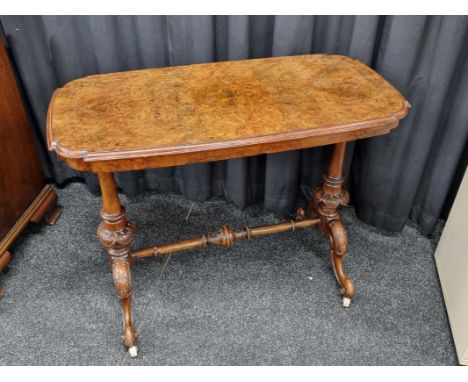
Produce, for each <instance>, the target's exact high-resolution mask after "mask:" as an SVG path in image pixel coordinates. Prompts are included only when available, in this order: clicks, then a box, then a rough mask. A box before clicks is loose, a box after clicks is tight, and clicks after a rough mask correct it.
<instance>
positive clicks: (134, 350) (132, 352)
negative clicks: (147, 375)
mask: <svg viewBox="0 0 468 382" xmlns="http://www.w3.org/2000/svg"><path fill="white" fill-rule="evenodd" d="M128 354H130V357H132V358H135V357H136V356H137V355H138V348H137V347H136V346H132V347H131V348H129V349H128Z"/></svg>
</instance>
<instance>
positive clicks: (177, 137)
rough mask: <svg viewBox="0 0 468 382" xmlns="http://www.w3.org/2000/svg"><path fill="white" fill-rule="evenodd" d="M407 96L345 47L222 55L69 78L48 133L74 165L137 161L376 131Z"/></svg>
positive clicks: (265, 148)
mask: <svg viewBox="0 0 468 382" xmlns="http://www.w3.org/2000/svg"><path fill="white" fill-rule="evenodd" d="M409 106H410V105H409V103H408V102H407V101H406V100H405V98H404V97H403V96H402V95H401V94H400V92H399V91H398V90H396V89H395V88H394V87H393V86H392V85H391V84H390V83H388V82H387V81H386V80H385V79H384V78H383V77H381V76H380V75H379V74H378V73H376V72H375V71H373V70H372V69H370V68H369V67H368V66H366V65H365V64H363V63H361V62H360V61H357V60H353V59H351V58H349V57H345V56H338V55H325V54H315V55H302V56H288V57H274V58H263V59H252V60H242V61H226V62H216V63H207V64H196V65H186V66H177V67H166V68H156V69H144V70H135V71H128V72H119V73H110V74H100V75H92V76H88V77H84V78H81V79H78V80H74V81H72V82H69V83H68V84H66V85H65V86H64V87H63V88H60V89H57V90H56V91H55V93H54V95H53V97H52V100H51V102H50V106H49V112H48V118H47V140H48V145H49V149H50V150H55V151H56V153H57V155H58V156H59V157H60V158H61V159H63V160H65V161H66V162H67V163H68V164H69V165H70V166H71V167H73V168H76V169H79V170H95V171H120V170H131V169H143V168H149V167H163V166H171V165H178V164H184V163H195V162H205V161H210V160H218V159H227V158H233V157H241V156H248V155H256V154H261V153H271V152H279V151H286V150H292V149H299V148H305V147H313V146H321V145H324V144H330V143H336V142H342V141H348V140H354V139H359V138H364V137H369V136H374V135H379V134H384V133H387V132H388V131H389V130H390V129H392V128H393V127H395V126H397V125H398V122H399V120H400V119H401V118H403V117H404V116H405V115H406V114H407V112H408V108H409Z"/></svg>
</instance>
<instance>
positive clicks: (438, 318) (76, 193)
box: [0, 183, 457, 365]
mask: <svg viewBox="0 0 468 382" xmlns="http://www.w3.org/2000/svg"><path fill="white" fill-rule="evenodd" d="M58 194H59V199H60V204H61V205H62V206H63V213H62V216H61V217H60V219H59V220H58V222H57V224H56V225H55V226H47V225H45V224H39V225H37V226H35V225H30V226H29V228H28V229H27V230H26V231H25V233H24V234H22V235H21V236H20V238H19V239H18V240H17V242H16V244H15V245H14V247H13V248H12V252H13V259H12V261H11V263H10V266H9V270H8V272H7V273H6V274H4V275H2V276H1V278H0V283H1V285H2V286H3V288H4V290H5V297H4V299H3V300H2V301H1V302H0V364H1V365H454V364H457V360H456V354H455V349H454V345H453V341H452V337H451V333H450V328H449V324H448V319H447V315H446V311H445V307H444V302H443V299H442V294H441V290H440V286H439V280H438V277H437V272H436V269H435V265H434V260H433V253H434V250H435V246H436V243H435V240H430V239H428V238H426V237H424V236H423V235H421V234H420V233H419V232H418V230H417V227H415V226H411V225H407V226H406V227H405V228H404V230H403V231H402V232H401V233H398V234H389V233H388V232H383V231H379V230H377V229H375V228H373V227H370V226H368V225H366V224H364V223H362V222H361V221H359V220H358V219H357V218H356V216H355V214H354V211H353V209H352V208H345V209H343V212H342V216H343V220H344V222H345V224H346V226H347V228H348V236H349V244H350V247H349V249H350V254H349V256H348V257H347V258H346V260H345V267H346V270H347V272H348V274H349V275H350V277H351V278H352V279H353V280H354V282H355V284H356V287H357V295H356V297H355V299H354V300H353V302H352V304H351V307H350V308H349V309H344V308H343V307H342V305H341V296H340V292H339V288H338V286H337V284H336V281H335V279H334V276H333V273H332V269H331V266H330V262H329V256H328V243H327V242H326V241H325V240H324V238H323V237H322V236H321V234H319V232H317V231H316V230H314V229H311V230H306V231H300V232H294V233H285V234H278V235H274V236H270V237H268V238H258V239H254V240H250V241H245V242H239V243H237V244H236V245H235V246H234V247H233V248H231V249H229V250H228V249H224V248H209V249H204V250H194V251H191V252H187V253H179V254H175V255H174V256H173V257H172V258H171V260H170V262H169V264H168V266H167V268H166V269H165V270H164V271H162V270H163V267H162V262H161V259H159V258H154V259H145V260H141V261H140V262H137V263H136V265H135V267H134V269H133V272H132V275H133V286H134V287H133V296H134V304H133V308H134V318H135V326H136V329H137V333H138V335H139V339H138V344H139V350H140V354H139V357H138V358H137V359H131V358H130V357H129V356H128V355H127V353H126V351H125V349H124V347H123V344H122V342H121V310H120V305H119V301H118V298H117V296H116V294H115V292H114V289H113V283H112V278H111V275H110V272H109V268H108V263H107V258H106V256H105V255H104V254H103V251H102V250H101V247H100V245H99V243H98V241H97V240H96V238H95V228H96V225H97V224H98V222H99V217H98V212H99V210H100V199H99V198H98V197H95V196H93V195H91V194H90V193H89V192H88V191H87V189H86V187H85V186H84V185H83V184H80V183H73V184H70V185H69V186H67V187H66V188H64V189H59V190H58ZM123 202H124V204H125V205H126V206H127V212H128V215H129V216H130V218H131V220H133V221H134V222H135V223H136V225H137V237H136V240H135V242H134V244H135V246H137V247H138V246H145V245H152V244H163V243H169V242H171V241H173V240H176V239H182V238H186V237H192V236H198V235H199V234H201V233H206V232H211V231H213V230H215V229H217V228H218V227H220V226H221V225H224V224H226V223H227V224H228V225H230V226H232V227H235V228H238V227H241V226H243V225H245V224H248V225H251V226H255V225H262V224H270V223H274V222H277V221H279V219H278V218H277V217H275V216H274V215H272V214H269V213H267V212H265V210H263V209H262V208H261V206H253V207H249V208H248V209H246V210H244V211H241V210H239V209H236V208H235V207H234V206H232V205H230V204H228V203H226V202H224V201H220V200H215V201H210V202H204V203H192V202H190V201H188V200H185V199H184V198H182V197H181V196H177V195H161V194H157V193H151V194H150V193H148V194H144V195H140V196H138V197H135V198H132V199H130V200H129V199H127V198H125V197H123Z"/></svg>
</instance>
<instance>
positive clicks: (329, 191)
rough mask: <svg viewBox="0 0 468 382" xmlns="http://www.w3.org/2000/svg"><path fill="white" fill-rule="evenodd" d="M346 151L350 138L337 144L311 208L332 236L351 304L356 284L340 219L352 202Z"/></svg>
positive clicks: (335, 261) (340, 280) (341, 281)
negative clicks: (346, 187) (349, 270)
mask: <svg viewBox="0 0 468 382" xmlns="http://www.w3.org/2000/svg"><path fill="white" fill-rule="evenodd" d="M345 154H346V142H341V143H337V144H335V146H334V148H333V154H332V157H331V160H330V163H329V165H328V169H327V172H326V174H325V175H324V176H323V179H322V185H321V186H320V187H317V188H316V189H315V191H314V195H313V197H312V200H311V201H310V204H309V209H311V210H312V211H313V212H314V213H315V215H316V216H317V217H318V218H319V219H320V224H319V228H320V230H321V231H322V232H323V234H324V235H325V236H326V237H328V238H329V240H330V256H331V261H332V266H333V270H334V272H335V276H336V279H337V281H338V283H339V284H340V286H341V288H342V293H343V305H344V306H345V307H348V306H349V304H350V302H351V299H352V298H353V296H354V293H355V288H354V285H353V283H352V281H351V279H349V278H348V277H347V276H346V274H345V273H344V270H343V257H344V256H345V255H346V254H347V253H348V237H347V235H346V229H345V227H344V225H343V223H342V222H341V220H340V215H339V209H340V207H341V206H346V205H347V204H348V202H349V195H348V192H347V191H345V190H344V188H343V184H344V176H343V164H344V159H345Z"/></svg>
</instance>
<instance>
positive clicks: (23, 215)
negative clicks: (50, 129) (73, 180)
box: [0, 39, 60, 271]
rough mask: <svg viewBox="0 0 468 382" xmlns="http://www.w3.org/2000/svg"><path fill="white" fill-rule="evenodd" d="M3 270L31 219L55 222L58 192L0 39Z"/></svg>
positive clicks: (0, 248) (0, 259) (0, 250)
mask: <svg viewBox="0 0 468 382" xmlns="http://www.w3.org/2000/svg"><path fill="white" fill-rule="evenodd" d="M0 153H1V160H0V271H1V270H2V269H3V268H4V267H5V266H6V265H7V263H8V261H9V259H10V257H11V256H10V252H9V251H8V248H9V247H10V246H11V244H12V243H13V241H14V240H15V239H16V238H17V237H18V235H19V234H20V233H21V232H22V230H23V229H24V228H25V227H26V225H27V224H28V223H29V222H30V221H33V222H36V223H37V222H39V221H40V220H42V219H43V218H44V217H45V218H46V220H47V221H48V222H49V223H51V224H53V223H54V222H55V220H56V219H57V217H58V215H59V213H60V209H58V208H57V195H56V193H55V191H54V190H53V189H52V187H51V186H49V185H47V184H46V179H45V176H44V173H43V171H42V167H41V165H40V161H39V156H38V153H37V151H36V146H35V144H34V140H33V136H32V132H31V130H30V127H29V121H28V118H27V115H26V112H25V109H24V106H23V102H22V99H21V95H20V92H19V90H18V86H17V83H16V79H15V75H14V72H13V69H12V66H11V64H10V62H9V58H8V54H7V50H6V48H5V46H4V44H3V41H2V40H1V39H0Z"/></svg>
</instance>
